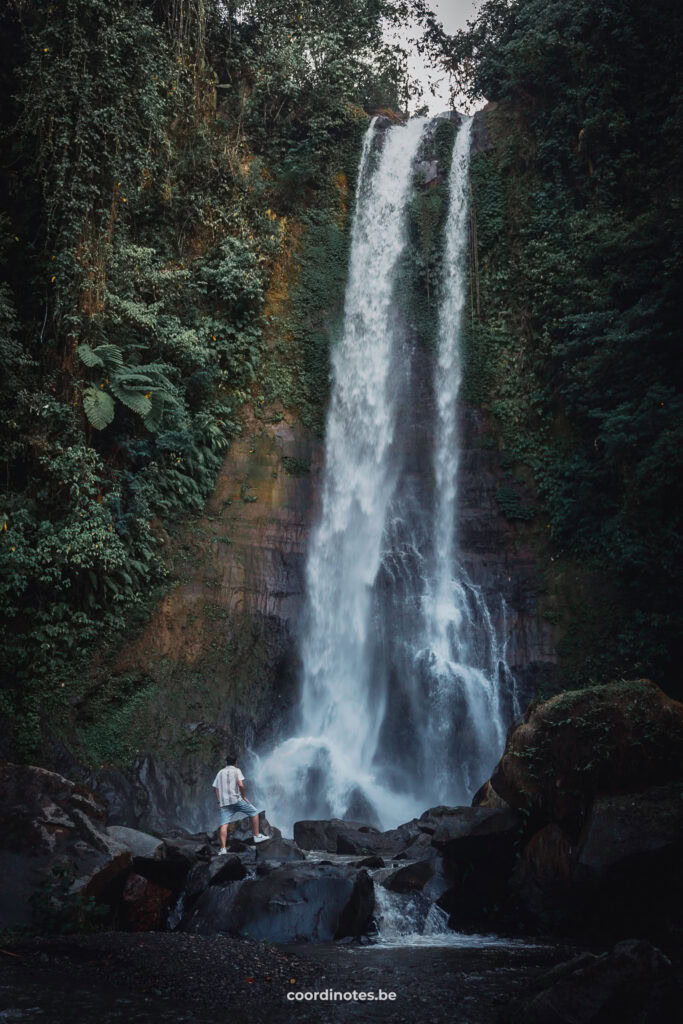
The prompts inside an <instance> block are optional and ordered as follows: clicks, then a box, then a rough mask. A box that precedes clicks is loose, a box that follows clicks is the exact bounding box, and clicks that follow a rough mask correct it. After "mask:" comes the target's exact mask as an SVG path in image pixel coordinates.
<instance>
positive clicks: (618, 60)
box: [0, 0, 683, 759]
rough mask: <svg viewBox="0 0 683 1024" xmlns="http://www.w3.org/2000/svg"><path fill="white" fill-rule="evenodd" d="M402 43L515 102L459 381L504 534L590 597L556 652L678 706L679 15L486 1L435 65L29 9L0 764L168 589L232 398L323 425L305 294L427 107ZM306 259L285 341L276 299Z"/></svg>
mask: <svg viewBox="0 0 683 1024" xmlns="http://www.w3.org/2000/svg"><path fill="white" fill-rule="evenodd" d="M409 17H412V18H413V19H416V21H417V23H418V24H420V25H421V28H422V30H423V33H424V34H423V36H422V42H421V44H420V45H421V48H423V49H424V51H425V52H426V53H428V54H429V55H430V56H431V57H432V59H433V60H434V61H435V62H436V63H437V64H440V65H441V66H442V68H444V69H445V70H446V71H447V72H448V73H449V74H451V75H452V76H453V80H454V82H455V84H456V86H457V87H458V88H459V89H461V90H464V91H465V93H466V94H467V95H468V96H469V97H470V99H472V100H479V99H481V98H486V99H488V100H490V101H495V104H494V105H492V106H491V107H490V109H489V111H488V112H487V115H486V117H487V122H488V125H489V133H490V135H491V139H492V141H493V142H494V143H495V147H494V149H493V150H490V151H487V152H484V153H481V154H479V155H478V156H477V157H476V158H475V160H474V162H473V167H472V188H473V197H474V210H475V213H476V250H475V251H476V254H477V257H478V262H477V265H476V267H474V269H473V278H476V294H477V301H476V303H474V305H475V306H476V307H477V308H475V309H474V315H473V317H472V320H471V325H470V329H469V336H468V351H469V368H468V375H467V386H468V393H469V397H470V398H472V399H474V400H476V401H478V402H481V403H483V404H485V405H487V406H488V407H489V408H490V410H491V412H492V413H493V414H494V417H495V422H497V424H498V429H499V435H500V436H499V438H498V439H497V441H496V443H501V444H502V445H503V447H504V449H505V457H506V458H507V459H508V460H509V465H510V486H509V487H505V488H503V489H502V490H501V508H502V509H503V511H504V512H505V513H506V514H507V515H508V516H510V517H512V518H515V517H517V518H520V519H524V518H530V517H537V518H538V519H540V518H541V517H542V520H543V523H544V524H547V531H548V543H549V545H550V550H551V552H553V557H554V558H555V557H557V558H558V559H559V560H563V559H564V560H569V559H571V560H573V562H574V563H576V564H580V565H582V566H585V567H587V568H588V569H589V570H590V572H591V573H592V576H591V579H592V581H593V583H592V585H591V586H592V589H590V590H589V591H588V592H587V594H586V595H584V596H585V601H584V602H583V610H582V611H581V614H580V615H579V616H578V619H577V622H576V623H574V625H573V627H572V628H573V629H574V632H572V629H569V630H568V631H567V635H566V639H565V653H566V655H567V660H568V663H570V664H571V665H573V666H574V668H573V669H572V671H575V672H576V678H577V679H581V680H582V681H585V680H586V678H590V679H592V680H593V681H596V682H601V681H606V680H608V679H611V678H615V677H618V676H620V675H629V676H631V675H633V674H649V675H652V676H653V677H654V678H655V679H657V681H659V682H661V683H662V685H664V686H665V687H667V688H668V689H669V691H670V692H673V691H677V690H678V689H679V687H678V683H677V673H676V668H677V664H678V658H679V656H680V654H681V625H682V621H681V616H682V612H681V602H680V582H681V563H682V557H681V556H682V554H683V551H682V550H681V548H682V542H681V508H682V507H683V500H682V499H683V494H682V493H681V478H682V476H681V459H682V456H681V450H682V446H683V399H682V398H681V392H680V374H681V369H680V368H681V360H680V355H679V347H680V346H679V340H678V337H679V323H680V317H679V311H678V310H679V302H678V296H679V295H680V293H681V284H682V282H681V270H680V250H681V242H682V237H681V236H682V226H681V205H680V203H681V200H680V187H681V150H680V141H679V139H680V133H681V127H682V124H681V121H682V116H683V89H682V83H681V72H680V66H679V56H678V55H679V52H680V43H681V22H682V19H683V13H682V12H681V10H680V7H679V5H678V4H676V3H675V2H674V0H652V2H651V3H649V4H647V5H643V4H641V3H639V2H637V0H487V2H485V3H483V4H482V6H481V8H480V10H479V13H478V15H477V17H476V19H475V21H474V22H473V24H472V25H471V26H470V27H469V29H468V30H466V31H463V32H461V33H458V34H457V35H456V36H454V37H449V36H448V35H446V34H445V33H444V32H443V30H442V29H441V27H440V26H439V24H438V22H437V21H436V20H435V19H434V17H433V16H432V15H431V14H430V13H429V11H428V9H427V7H426V6H425V5H424V4H423V3H422V2H421V0H412V2H410V3H409V2H404V0H241V2H240V0H224V2H222V0H52V2H50V3H48V2H47V0H9V2H8V3H6V4H4V5H3V9H2V11H1V12H0V54H1V57H2V61H1V64H0V91H1V93H2V96H3V100H4V102H3V104H2V110H1V113H0V130H1V131H2V161H1V163H0V184H1V192H0V261H1V262H2V279H3V283H2V284H1V285H0V346H1V352H2V363H3V373H2V379H1V382H0V390H1V392H2V394H1V400H2V406H3V417H2V423H1V424H0V436H1V438H2V461H3V463H4V466H3V467H2V499H1V501H0V513H2V517H1V518H0V532H1V537H2V562H1V568H0V595H1V597H2V611H3V639H2V644H3V675H4V676H5V680H4V686H3V689H2V691H1V692H0V713H1V714H2V716H3V719H4V721H5V722H12V723H13V730H12V735H11V736H9V735H8V737H7V740H6V743H7V745H6V747H5V750H4V752H5V753H11V754H12V756H15V757H19V758H32V759H36V758H38V759H40V757H41V756H42V755H41V753H40V749H41V743H42V742H43V740H42V738H41V737H44V736H45V734H46V733H48V732H49V731H50V730H52V729H57V731H58V729H59V723H60V722H66V721H67V720H68V718H69V716H70V715H72V713H73V709H74V708H76V709H77V708H78V707H79V706H80V704H81V703H82V702H83V701H84V700H87V685H88V684H87V679H86V677H85V674H84V672H83V666H84V665H86V664H87V663H88V662H89V661H92V658H93V652H94V651H98V650H101V649H102V645H103V644H104V643H107V644H115V643H116V642H118V641H117V638H120V637H121V635H122V630H123V629H124V628H125V627H126V625H129V624H130V623H131V622H133V621H134V619H135V616H136V615H139V614H142V613H143V612H144V609H145V608H146V607H148V606H149V605H150V604H151V603H153V601H154V599H155V595H156V594H158V593H159V592H160V589H161V588H163V587H164V581H165V575H166V569H165V560H164V545H165V544H168V543H173V528H174V527H175V526H177V525H178V524H182V523H183V522H186V521H187V520H188V519H189V518H191V517H192V516H193V515H195V514H197V513H199V512H200V511H201V509H202V508H203V505H204V501H205V499H206V498H207V496H208V495H209V494H210V493H211V490H212V486H213V483H214V480H215V476H216V473H217V470H218V467H219V466H220V464H221V460H222V457H223V455H224V453H225V451H226V450H227V448H228V446H229V444H230V441H231V439H232V438H233V437H235V436H236V435H237V434H238V433H239V431H240V429H241V427H240V410H241V408H242V407H243V406H244V404H245V403H247V402H248V403H249V404H250V406H251V408H252V409H253V410H254V411H255V413H256V415H258V414H259V410H263V409H272V408H273V407H274V406H277V405H278V403H279V404H280V405H281V406H295V407H296V408H297V409H298V410H299V412H300V415H301V417H302V419H303V421H304V422H305V423H306V424H307V425H308V426H310V427H311V428H312V429H314V430H317V431H320V430H321V429H322V423H323V414H324V408H325V402H326V397H327V387H328V362H327V347H326V346H327V344H328V340H327V334H326V333H325V330H324V323H323V320H324V315H323V314H322V313H321V312H320V307H321V305H324V303H321V302H320V301H317V300H316V297H317V298H318V299H320V297H323V298H324V299H325V300H327V299H328V298H329V296H330V294H338V293H339V292H340V290H341V289H342V288H343V281H344V273H345V266H346V255H347V232H346V229H345V215H346V212H347V210H348V207H349V203H350V196H352V194H353V191H352V190H353V183H354V175H355V169H356V164H357V155H358V148H359V144H360V138H361V135H362V132H363V131H364V129H365V127H366V124H367V112H368V111H374V110H377V109H379V108H383V107H389V108H394V109H402V108H405V107H406V105H407V103H408V102H409V101H410V88H409V82H408V81H407V78H406V73H405V60H404V57H405V54H404V53H402V52H401V48H400V47H398V46H395V45H394V46H392V45H389V44H388V43H387V42H386V41H385V40H386V38H387V37H386V35H385V34H383V26H386V25H387V24H394V25H397V24H402V23H404V22H405V21H406V19H407V18H409ZM437 141H438V140H437ZM442 212H443V211H441V213H439V211H432V213H433V216H434V218H436V220H438V219H439V217H441V216H442ZM435 222H436V221H435ZM424 227H425V230H427V229H428V228H429V225H426V226H424ZM288 248H289V250H290V251H291V252H293V253H294V254H295V261H296V263H297V274H298V276H297V283H296V285H295V286H294V288H293V291H292V294H291V295H290V300H291V301H290V304H289V312H288V314H287V318H286V319H285V320H282V319H278V317H281V316H282V314H281V311H279V310H276V311H273V310H271V309H269V306H268V302H267V294H268V287H269V283H270V280H271V275H272V272H273V268H274V266H275V265H276V263H277V260H278V258H279V256H280V255H281V254H282V252H283V251H285V250H287V249H288ZM473 287H474V286H473ZM297 289H298V290H297ZM473 294H474V292H473ZM311 297H313V298H311ZM316 310H317V312H316ZM525 467H526V469H525ZM525 471H528V472H529V473H530V474H531V476H532V478H533V480H534V481H535V484H536V487H537V489H538V496H537V499H534V500H535V501H536V503H535V504H534V505H533V507H528V506H527V505H525V503H524V499H523V498H522V497H520V494H521V491H519V490H518V488H517V483H516V481H517V479H518V475H519V474H520V473H523V472H525ZM544 528H546V527H545V526H544ZM596 580H600V581H601V585H600V586H598V587H596V586H595V581H596ZM602 582H604V586H602ZM558 614H562V612H561V611H560V612H559V613H558ZM579 620H580V621H579ZM572 645H573V646H572ZM576 648H580V656H579V655H577V653H576Z"/></svg>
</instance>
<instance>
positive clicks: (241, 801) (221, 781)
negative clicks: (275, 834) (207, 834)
mask: <svg viewBox="0 0 683 1024" xmlns="http://www.w3.org/2000/svg"><path fill="white" fill-rule="evenodd" d="M236 761H237V755H236V754H228V756H227V757H226V759H225V763H226V764H225V768H221V770H220V771H219V773H218V775H217V776H216V778H215V779H214V780H213V788H214V790H215V791H216V799H217V801H218V806H219V808H220V815H221V827H220V832H219V835H220V840H221V848H220V850H219V851H218V855H219V856H220V855H221V854H223V855H224V854H226V853H227V852H228V851H227V850H226V848H225V844H226V840H227V838H228V825H229V824H230V823H231V822H233V821H237V820H238V819H239V818H246V817H250V818H251V830H252V832H253V833H254V842H255V843H263V842H265V841H266V839H268V838H269V836H262V835H261V834H260V832H259V823H258V816H259V811H257V809H256V808H255V807H254V805H253V804H251V803H249V801H248V800H247V794H246V793H245V791H244V775H243V774H242V772H241V771H240V769H239V768H238V767H237V764H236Z"/></svg>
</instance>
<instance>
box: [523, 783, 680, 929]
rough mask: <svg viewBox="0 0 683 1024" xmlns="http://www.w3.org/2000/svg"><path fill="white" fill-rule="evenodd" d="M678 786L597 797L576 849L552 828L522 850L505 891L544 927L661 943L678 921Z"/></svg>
mask: <svg viewBox="0 0 683 1024" xmlns="http://www.w3.org/2000/svg"><path fill="white" fill-rule="evenodd" d="M681 789H682V785H681V783H678V782H676V783H670V784H669V785H667V786H655V787H652V788H650V789H646V790H642V791H640V792H638V793H621V794H613V795H609V796H601V797H597V798H596V799H595V801H594V803H593V806H592V808H591V809H590V811H589V812H588V817H587V821H586V824H585V827H584V829H583V831H582V833H581V835H580V836H579V839H578V841H577V842H575V843H572V841H571V839H570V837H569V836H567V834H566V833H565V832H564V831H563V829H562V828H561V827H560V825H558V824H557V823H554V822H553V823H551V824H550V825H546V826H545V827H544V828H542V829H540V830H539V831H538V832H537V833H536V834H535V835H534V836H532V838H531V839H530V840H529V842H528V843H527V844H526V846H525V848H524V851H523V854H522V857H521V859H520V862H519V864H518V865H517V867H516V868H515V871H514V874H513V876H512V879H511V888H512V890H513V892H514V893H515V895H516V897H517V899H518V901H519V902H520V903H521V904H522V905H523V906H524V907H525V908H526V909H527V911H528V912H529V913H530V914H531V916H532V919H533V920H535V921H537V922H540V923H541V924H542V925H543V926H544V927H548V928H553V929H569V930H570V931H572V932H575V933H579V934H582V933H585V934H586V935H591V936H593V937H601V938H603V939H609V938H610V937H613V936H617V935H619V933H621V934H623V933H624V931H628V930H638V931H639V932H640V933H641V934H646V935H650V936H657V937H658V938H660V939H661V940H662V941H665V940H666V939H667V938H668V929H669V928H671V927H673V926H674V924H673V923H674V921H675V920H676V919H677V918H680V916H681V914H682V913H683V879H682V878H681V874H680V870H679V868H678V865H679V864H680V861H681V857H682V856H683V800H681V795H680V794H681Z"/></svg>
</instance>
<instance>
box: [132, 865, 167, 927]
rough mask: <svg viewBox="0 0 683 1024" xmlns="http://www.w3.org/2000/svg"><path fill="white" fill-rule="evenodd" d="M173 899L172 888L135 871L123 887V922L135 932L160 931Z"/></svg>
mask: <svg viewBox="0 0 683 1024" xmlns="http://www.w3.org/2000/svg"><path fill="white" fill-rule="evenodd" d="M172 899H173V892H172V891H171V890H170V889H164V888H163V887H162V886H160V885H155V884H154V882H150V881H149V879H147V878H144V877H143V876H142V875H138V874H136V873H134V872H133V873H132V874H130V875H128V878H127V879H126V884H125V885H124V887H123V894H122V897H121V904H120V906H121V918H122V922H121V923H122V924H123V926H124V928H127V929H129V930H130V931H134V932H149V931H158V930H159V929H161V928H163V926H164V923H165V921H166V917H167V914H168V910H169V907H170V905H171V901H172Z"/></svg>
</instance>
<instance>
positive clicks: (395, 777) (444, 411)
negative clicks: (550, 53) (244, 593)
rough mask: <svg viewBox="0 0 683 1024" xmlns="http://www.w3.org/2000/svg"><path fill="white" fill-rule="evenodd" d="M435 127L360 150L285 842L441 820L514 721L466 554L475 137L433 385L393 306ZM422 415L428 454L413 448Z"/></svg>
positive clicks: (284, 803) (282, 749)
mask: <svg viewBox="0 0 683 1024" xmlns="http://www.w3.org/2000/svg"><path fill="white" fill-rule="evenodd" d="M435 123H436V122H435V121H430V120H427V119H423V118H414V119H411V120H410V121H408V123H407V124H406V125H397V126H394V127H391V128H389V129H386V128H384V129H380V128H379V127H378V125H377V123H376V120H375V121H373V123H372V124H371V125H370V127H369V129H368V132H367V134H366V136H365V140H364V144H363V150H362V156H361V164H360V169H359V175H358V185H357V190H356V205H355V216H354V223H353V230H352V239H351V257H350V266H349V274H348V283H347V288H346V297H345V306H344V326H343V335H342V336H341V337H340V338H339V340H338V342H337V344H336V346H335V349H334V354H333V390H332V397H331V403H330V409H329V413H328V419H327V431H326V442H325V443H326V447H325V469H324V477H323V483H322V496H321V512H320V518H319V521H318V524H317V527H316V529H315V531H314V533H313V535H312V537H311V541H310V548H309V552H308V561H307V570H306V588H307V606H306V611H305V615H304V620H303V623H302V631H301V641H300V643H301V646H300V653H301V661H302V671H303V677H302V683H301V692H300V703H299V708H298V722H297V723H296V727H295V728H294V729H293V735H290V737H289V738H287V739H284V740H283V741H282V742H281V743H280V744H279V745H278V746H277V747H276V748H275V749H273V750H272V751H270V752H269V753H268V754H267V755H264V756H262V757H260V758H259V759H258V761H257V763H256V765H255V769H256V770H255V771H254V772H253V776H252V777H253V778H254V779H255V781H257V782H258V790H259V794H260V795H261V797H262V798H263V801H264V804H265V806H266V807H267V808H269V816H270V819H271V820H272V821H273V822H274V823H275V824H277V825H278V826H280V828H282V829H283V831H284V832H285V833H289V834H290V835H291V829H292V825H293V823H294V822H295V821H297V820H300V819H320V818H333V817H336V818H347V819H351V820H356V821H364V822H367V823H369V824H373V825H376V826H378V827H380V828H382V829H388V828H393V827H395V826H396V825H398V824H399V823H401V822H404V821H407V820H408V819H410V818H412V817H415V816H416V815H419V814H421V813H422V811H424V810H425V809H426V808H428V807H433V806H435V805H437V804H449V805H455V804H469V803H470V802H471V799H472V795H473V793H474V792H475V791H476V790H477V789H478V788H479V786H480V785H481V784H482V783H483V782H484V781H485V780H486V779H487V778H488V776H489V774H490V772H491V770H492V768H493V767H494V765H495V763H496V761H497V760H498V758H499V757H500V754H501V752H502V749H503V745H504V739H505V731H506V726H507V724H508V722H509V720H510V718H511V715H512V713H513V712H514V711H515V706H514V705H515V688H514V680H513V679H512V676H511V674H510V672H509V669H508V667H507V664H506V652H505V646H506V638H505V636H504V635H497V632H496V629H494V626H493V622H494V620H495V621H496V622H498V623H500V622H501V621H502V622H504V621H505V615H504V608H500V609H496V612H497V614H496V615H495V616H492V614H491V613H490V609H489V608H488V607H487V603H486V601H485V599H484V597H483V594H482V591H481V589H480V587H479V586H478V585H477V583H476V581H474V580H473V579H471V578H470V577H469V576H468V574H467V572H466V571H465V568H464V567H463V565H462V564H461V559H460V553H459V543H458V509H459V476H458V470H459V459H460V446H461V438H460V418H461V416H460V409H459V392H460V386H461V381H462V375H463V374H462V355H461V331H462V321H463V314H464V309H465V305H466V300H468V299H469V277H468V261H469V230H470V229H469V225H470V219H469V203H468V191H469V186H468V169H469V152H470V138H471V127H472V119H467V118H463V119H461V122H460V127H459V128H458V131H457V136H456V141H455V147H454V150H453V156H452V163H451V169H450V174H449V181H448V196H449V198H448V203H449V207H448V213H447V217H446V221H445V229H444V230H445V236H444V239H443V268H442V272H441V281H440V286H439V290H438V295H437V301H438V309H439V320H438V345H437V350H436V351H435V352H434V353H429V354H428V357H427V358H428V367H429V369H428V373H427V374H426V378H427V379H426V384H425V380H424V378H425V373H424V372H423V374H422V377H423V380H422V383H421V384H420V385H418V382H417V376H418V371H417V369H416V366H417V361H416V357H415V352H414V349H415V344H414V340H413V339H411V333H410V325H409V324H407V323H406V320H407V319H409V317H408V318H407V317H406V316H405V312H403V313H402V312H401V303H400V301H399V299H400V296H399V295H398V293H397V289H399V287H400V273H399V270H400V266H401V260H402V256H404V254H405V249H406V246H407V245H408V241H407V207H408V204H409V203H410V201H411V197H412V196H413V195H414V189H415V188H416V187H421V186H416V185H415V179H416V170H417V164H418V163H419V160H420V159H421V156H420V154H421V147H422V146H423V144H424V140H425V138H426V137H428V133H430V132H431V131H433V129H434V126H435ZM424 361H425V360H424V355H423V363H424ZM425 391H426V392H427V394H428V400H425V398H424V392H425ZM430 392H431V394H430ZM425 401H426V404H425ZM418 414H419V417H420V418H421V420H422V421H424V420H425V417H427V418H428V420H429V424H430V425H429V428H428V433H427V434H426V435H424V436H427V437H428V438H429V446H430V447H431V450H427V451H425V446H424V444H423V443H422V444H421V443H420V440H419V439H416V425H415V418H416V416H418ZM428 463H429V464H428ZM425 479H427V480H428V481H429V486H428V487H427V488H426V490H427V491H428V493H426V494H425V493H424V492H425V485H424V480H425ZM418 483H419V486H418ZM498 632H502V631H501V630H500V629H499V630H498ZM387 898H388V896H387ZM435 909H436V908H435ZM389 911H390V908H388V907H387V908H385V912H386V913H387V914H389ZM439 927H443V928H445V925H444V924H442V923H439Z"/></svg>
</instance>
